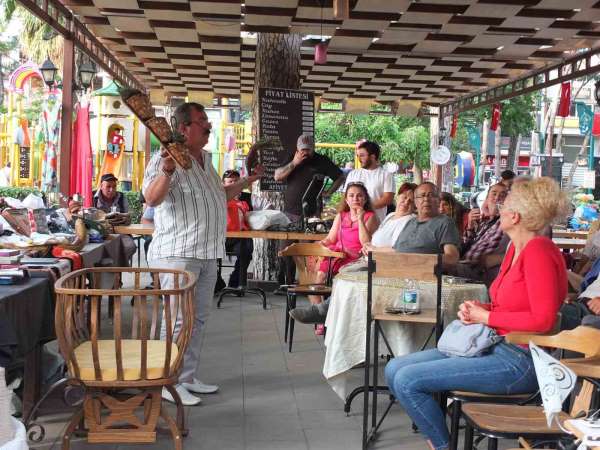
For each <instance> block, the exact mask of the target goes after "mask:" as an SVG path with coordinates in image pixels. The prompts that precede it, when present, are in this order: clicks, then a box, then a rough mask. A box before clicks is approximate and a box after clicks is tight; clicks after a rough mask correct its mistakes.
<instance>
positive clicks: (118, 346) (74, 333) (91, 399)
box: [55, 267, 196, 450]
mask: <svg viewBox="0 0 600 450" xmlns="http://www.w3.org/2000/svg"><path fill="white" fill-rule="evenodd" d="M123 272H129V273H131V274H132V275H133V279H134V287H133V288H132V289H118V288H114V289H100V288H99V286H100V279H101V278H102V275H103V274H109V275H112V276H113V277H114V279H115V285H116V284H117V283H116V280H117V279H119V277H120V276H121V274H122V273H123ZM165 273H167V274H171V275H172V276H173V277H174V288H173V289H169V290H167V289H161V288H160V279H159V275H160V274H165ZM146 274H148V275H150V276H151V277H152V279H153V282H154V289H151V290H145V289H144V288H143V285H142V284H141V277H142V275H146ZM195 284H196V280H195V277H194V275H193V274H192V273H190V272H186V271H181V270H169V269H147V268H131V267H127V268H117V267H115V268H112V267H105V268H91V269H82V270H77V271H75V272H72V273H69V274H67V275H65V276H64V277H62V278H60V279H59V280H58V281H57V282H56V287H55V290H56V294H57V301H56V312H55V328H56V336H57V339H58V344H59V347H60V351H61V353H62V355H63V357H64V359H65V361H66V364H67V369H68V374H69V377H70V379H71V383H72V384H79V385H81V386H83V387H84V389H85V396H84V400H83V405H82V408H80V409H79V410H77V411H76V412H75V413H74V414H73V417H72V418H71V420H70V422H69V424H68V427H67V428H66V430H65V433H64V435H63V445H62V448H63V449H64V450H68V449H69V447H70V438H71V434H72V433H73V431H74V429H75V427H76V426H77V425H78V424H79V422H80V420H81V419H82V418H83V419H84V424H85V427H86V428H87V430H88V435H87V439H88V442H91V443H151V442H154V441H155V440H156V425H157V422H158V416H159V415H160V416H161V417H162V419H163V420H164V421H165V422H166V424H167V426H168V428H169V430H170V432H171V434H172V436H173V440H174V443H175V449H177V450H180V449H181V448H182V431H183V430H184V422H183V406H182V404H181V399H180V398H179V396H178V395H177V392H176V391H175V389H174V388H173V386H172V385H173V384H174V383H175V382H176V381H177V378H178V375H179V371H180V369H181V365H182V363H183V355H184V353H185V350H186V347H187V345H188V342H189V339H190V336H191V332H192V327H193V319H194V309H193V296H194V289H195ZM109 296H110V297H111V298H112V299H113V302H114V319H113V321H112V323H111V322H109V321H106V322H104V323H101V314H100V309H101V306H102V302H103V301H107V300H108V298H109ZM129 297H133V299H134V302H133V308H131V309H130V307H129ZM178 315H180V316H181V317H182V322H183V323H182V325H181V329H179V330H177V329H175V320H176V318H177V316H178ZM161 318H162V321H163V322H164V324H165V327H164V328H165V329H166V337H165V338H164V339H163V340H161V339H160V334H161ZM163 387H166V388H167V389H168V390H169V392H171V394H172V395H173V397H174V398H175V400H176V403H177V423H175V421H173V419H172V418H171V417H170V416H169V414H168V412H167V410H166V409H165V408H164V407H161V391H162V389H163ZM132 388H133V389H136V390H139V393H137V394H134V395H131V394H129V395H127V394H125V393H123V392H122V390H123V389H132Z"/></svg>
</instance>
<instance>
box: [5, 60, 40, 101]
mask: <svg viewBox="0 0 600 450" xmlns="http://www.w3.org/2000/svg"><path fill="white" fill-rule="evenodd" d="M31 77H39V78H40V79H41V80H42V81H43V80H44V77H42V73H41V72H40V69H39V67H38V65H37V64H36V63H34V62H31V61H27V62H26V63H24V64H22V65H20V66H19V67H17V68H16V69H15V71H14V72H13V73H11V74H10V78H9V80H8V89H9V90H10V91H12V92H16V93H17V94H22V93H23V87H24V86H25V82H26V81H27V80H28V79H30V78H31Z"/></svg>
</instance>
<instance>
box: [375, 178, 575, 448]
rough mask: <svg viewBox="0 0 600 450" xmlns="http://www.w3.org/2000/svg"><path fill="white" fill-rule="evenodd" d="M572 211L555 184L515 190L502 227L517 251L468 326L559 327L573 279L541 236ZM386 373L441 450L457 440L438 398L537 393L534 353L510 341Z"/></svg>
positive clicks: (418, 358)
mask: <svg viewBox="0 0 600 450" xmlns="http://www.w3.org/2000/svg"><path fill="white" fill-rule="evenodd" d="M567 206H568V202H567V199H566V196H565V195H564V194H563V193H562V192H561V191H560V188H559V186H558V184H557V183H556V182H555V181H554V180H552V179H550V178H547V177H542V178H537V179H534V180H531V181H522V182H520V183H515V184H514V185H513V188H512V191H511V192H510V194H509V195H508V197H507V198H506V200H505V202H504V205H503V206H502V208H501V210H500V221H501V222H500V223H501V225H500V226H501V228H502V230H503V231H504V232H505V233H506V234H508V236H509V237H510V239H511V245H510V246H509V248H508V251H507V252H506V255H505V257H504V260H503V262H502V266H501V268H500V273H499V274H498V277H497V278H496V280H495V281H494V283H493V284H492V286H491V288H490V297H491V300H492V301H491V303H490V304H482V303H480V302H479V301H478V300H472V301H467V302H465V303H463V304H462V305H461V306H460V310H459V313H458V317H459V319H460V320H461V321H462V322H463V323H465V324H472V323H481V324H485V325H487V326H489V327H490V328H493V329H494V330H496V332H497V333H498V334H499V335H505V334H507V333H509V332H537V333H543V332H547V331H548V330H550V329H551V328H552V326H553V324H554V322H555V320H556V316H557V312H558V309H559V307H560V305H561V303H562V301H563V300H564V298H565V296H566V293H567V275H566V268H565V263H564V261H563V258H562V255H561V253H560V251H559V250H558V248H557V247H556V246H555V245H554V244H553V243H552V241H551V240H550V239H548V238H547V237H545V236H541V235H540V232H541V230H543V229H544V227H546V226H547V225H548V224H550V223H551V222H552V220H553V219H554V218H555V217H556V216H557V215H559V214H562V213H563V212H564V211H565V210H566V208H567ZM385 375H386V380H387V382H388V386H389V387H390V389H391V391H392V392H393V394H394V395H395V397H396V399H397V400H398V401H399V402H400V403H401V404H402V406H403V407H404V408H405V410H406V412H407V413H408V415H409V416H410V417H411V419H412V420H413V421H414V422H415V424H416V425H417V426H418V427H419V430H420V431H421V433H422V434H423V435H424V436H425V437H426V438H427V440H428V443H429V445H430V446H431V448H433V449H436V450H438V449H446V448H448V442H449V435H448V429H447V427H446V420H445V417H444V413H443V412H442V410H441V408H440V406H439V404H438V403H437V402H436V401H435V400H434V398H433V395H432V394H434V393H436V392H445V391H450V390H463V391H471V392H479V393H484V394H498V395H500V394H519V393H527V392H533V391H535V390H536V389H537V381H536V376H535V370H534V367H533V361H532V359H531V355H530V353H529V350H528V349H527V348H523V347H520V346H516V345H512V344H507V343H506V342H504V341H502V342H501V343H499V344H496V345H495V346H493V347H492V348H491V350H490V351H489V352H488V353H486V354H484V355H482V356H479V357H473V358H462V357H453V358H450V357H448V356H446V355H444V354H443V353H441V352H440V351H438V350H437V349H433V350H425V351H422V352H417V353H413V354H411V355H407V356H403V357H399V358H395V359H393V360H392V361H390V362H389V364H388V365H387V366H386V369H385Z"/></svg>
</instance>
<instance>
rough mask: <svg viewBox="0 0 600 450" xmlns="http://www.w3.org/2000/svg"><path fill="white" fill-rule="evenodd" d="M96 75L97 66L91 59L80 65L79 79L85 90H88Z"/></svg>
mask: <svg viewBox="0 0 600 450" xmlns="http://www.w3.org/2000/svg"><path fill="white" fill-rule="evenodd" d="M95 76H96V67H95V65H94V64H93V63H92V62H91V61H89V60H88V61H86V62H84V63H83V64H82V65H81V66H80V67H79V81H80V83H81V87H82V88H83V90H85V91H87V89H88V88H89V87H90V86H91V85H92V81H93V80H94V77H95Z"/></svg>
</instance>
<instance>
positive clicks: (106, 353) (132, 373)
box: [71, 339, 179, 381]
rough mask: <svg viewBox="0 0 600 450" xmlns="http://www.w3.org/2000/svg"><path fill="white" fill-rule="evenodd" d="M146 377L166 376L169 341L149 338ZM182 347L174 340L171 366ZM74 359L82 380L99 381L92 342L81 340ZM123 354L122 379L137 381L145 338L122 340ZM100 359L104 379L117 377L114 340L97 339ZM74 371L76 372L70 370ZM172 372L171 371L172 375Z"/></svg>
mask: <svg viewBox="0 0 600 450" xmlns="http://www.w3.org/2000/svg"><path fill="white" fill-rule="evenodd" d="M146 343H147V345H148V346H147V352H146V355H147V358H146V360H147V363H146V366H147V368H146V379H148V380H156V379H159V378H164V376H163V367H164V364H165V352H166V348H167V346H166V342H165V341H158V340H148V341H146ZM178 353H179V350H178V348H177V345H176V344H175V343H172V344H171V368H172V367H173V365H174V364H175V360H176V359H177V355H178ZM74 354H75V360H76V361H77V365H78V366H79V378H80V379H81V380H83V381H93V380H96V375H95V372H94V357H93V355H92V342H91V341H85V342H82V343H81V344H80V345H78V346H77V347H76V348H75V349H74ZM121 355H122V358H121V359H122V361H123V379H124V380H127V381H134V380H140V379H141V372H142V341H141V340H138V339H123V340H121ZM98 359H99V364H100V376H101V379H102V381H115V380H117V359H116V351H115V341H114V340H98ZM71 373H73V372H72V371H71ZM169 375H170V374H169Z"/></svg>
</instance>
